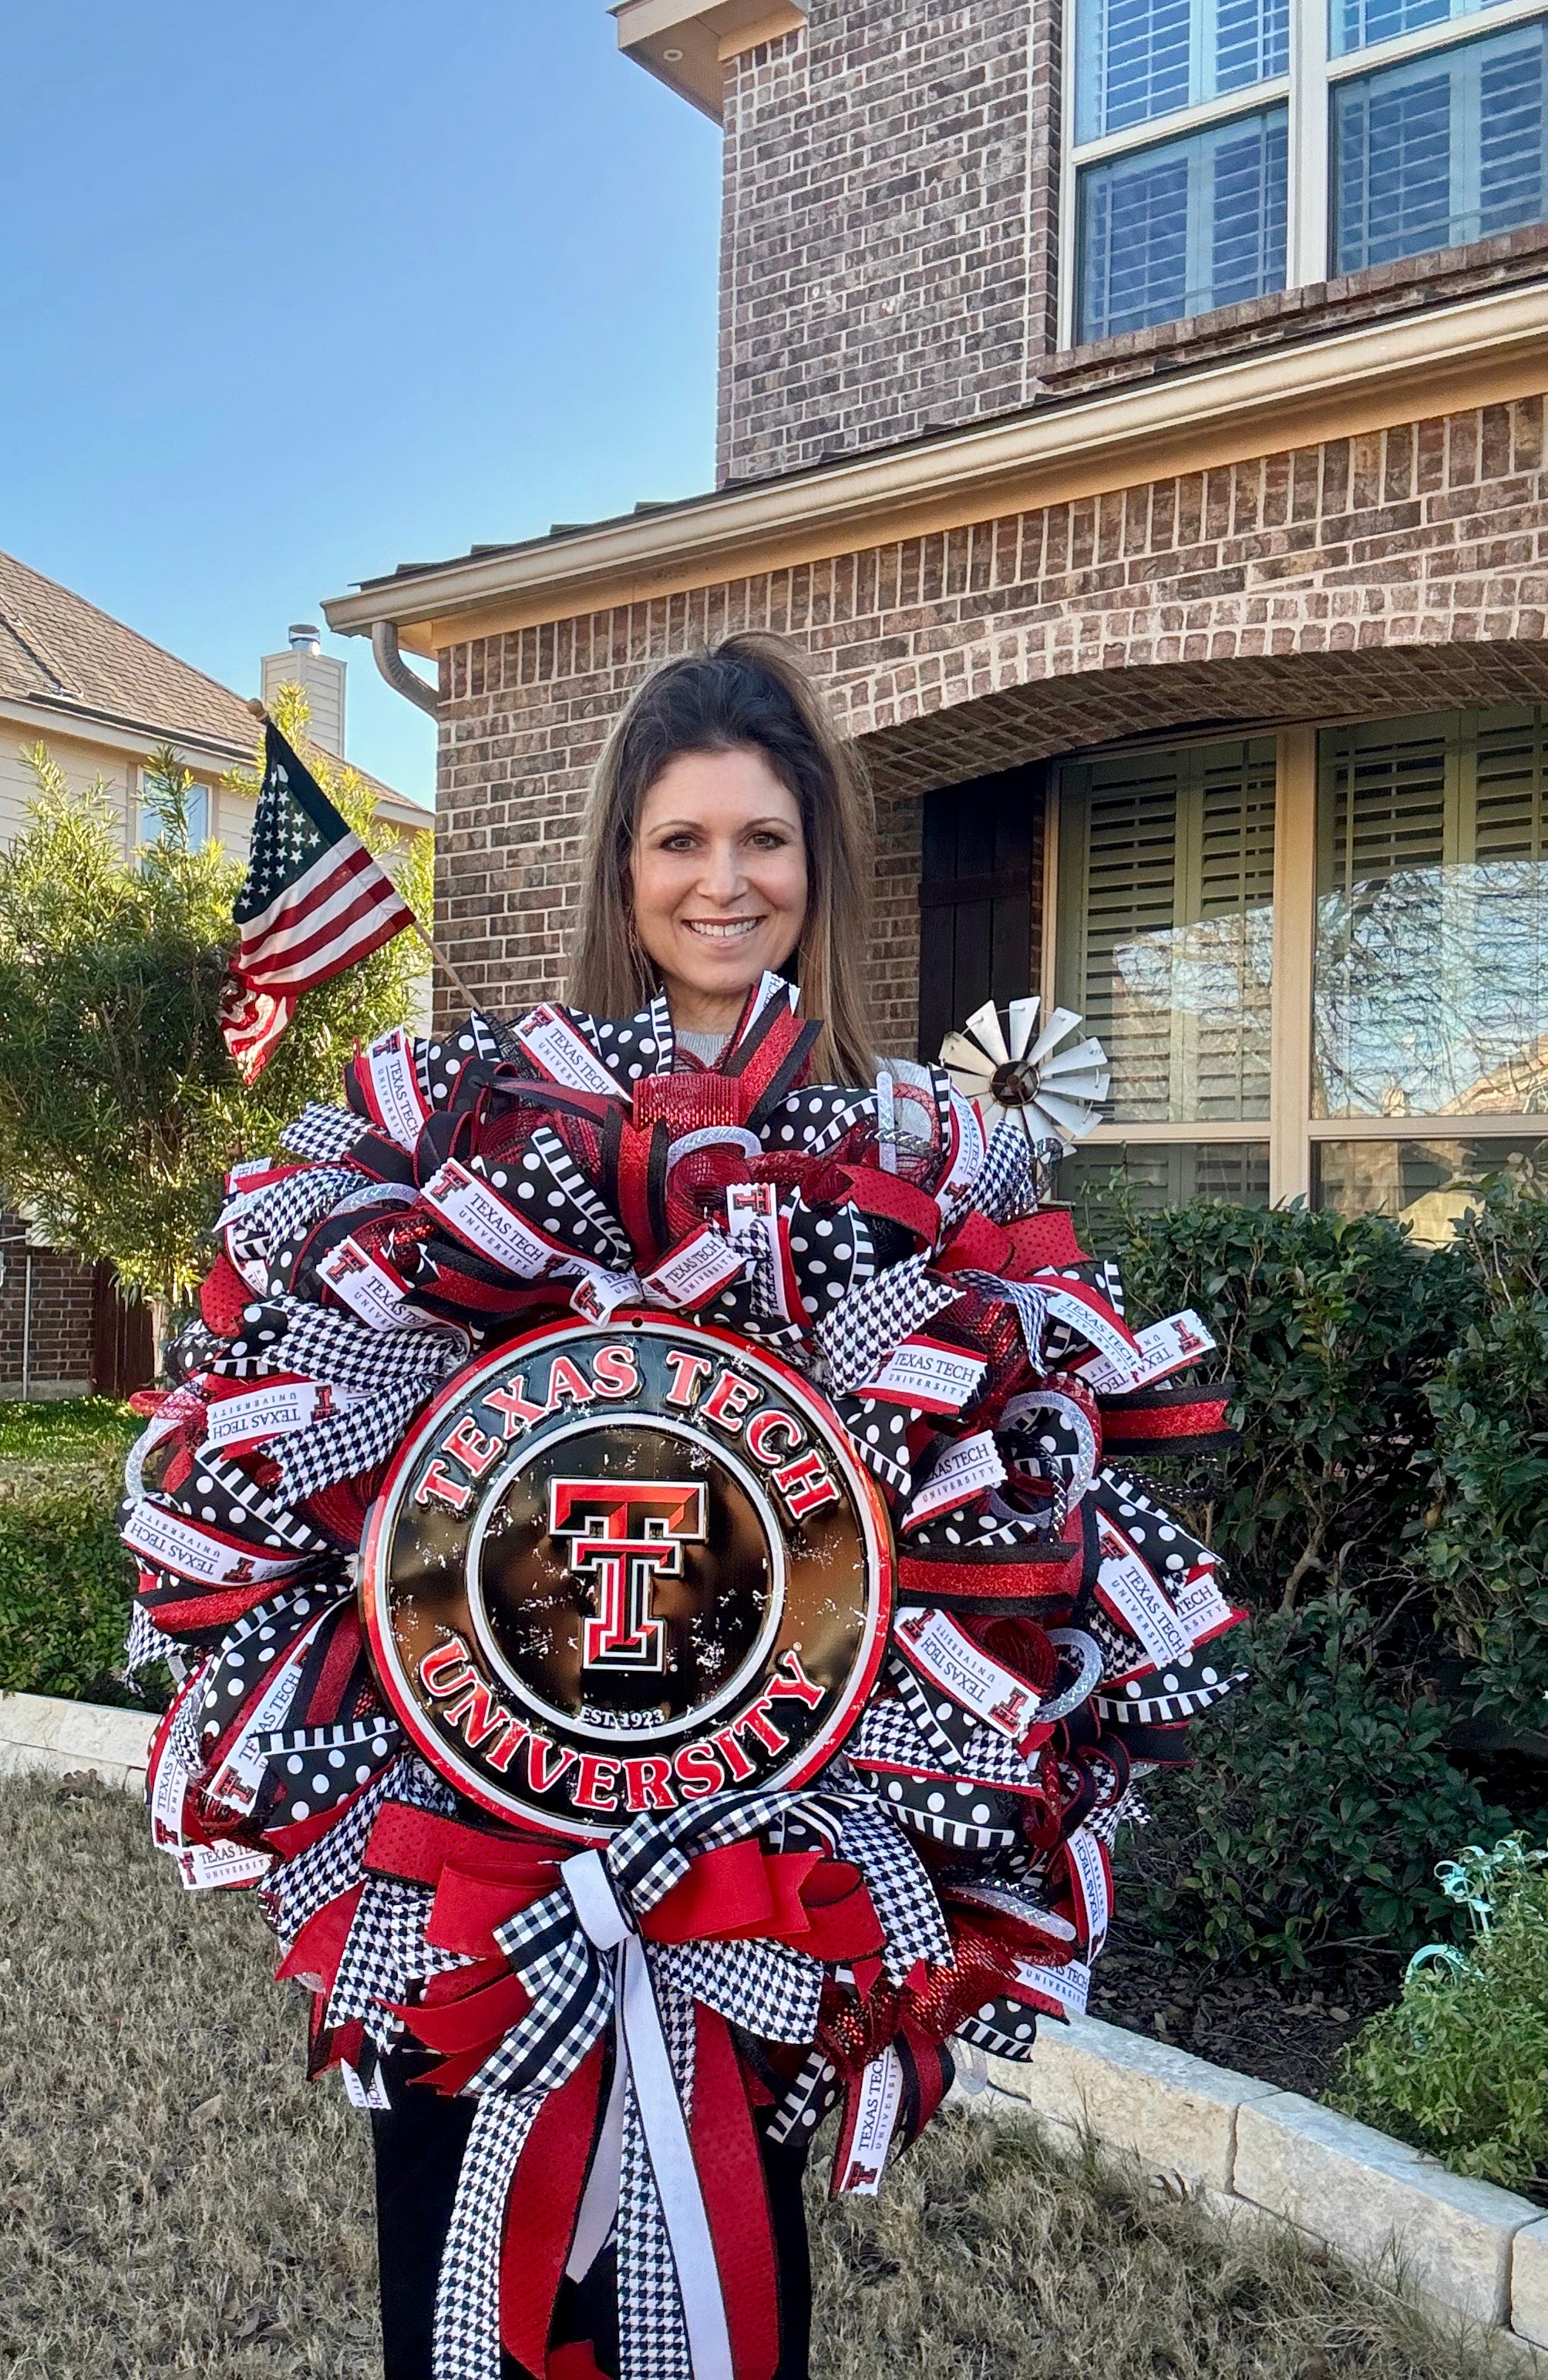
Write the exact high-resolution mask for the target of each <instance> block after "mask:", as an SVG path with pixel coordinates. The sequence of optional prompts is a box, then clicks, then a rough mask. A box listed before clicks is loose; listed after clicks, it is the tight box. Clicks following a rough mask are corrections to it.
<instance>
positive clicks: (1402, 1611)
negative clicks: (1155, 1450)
mask: <svg viewBox="0 0 1548 2380" xmlns="http://www.w3.org/2000/svg"><path fill="white" fill-rule="evenodd" d="M1079 1220H1081V1222H1082V1225H1083V1228H1084V1229H1085V1230H1086V1232H1087V1233H1088V1234H1089V1237H1088V1242H1087V1244H1088V1245H1091V1244H1093V1243H1099V1244H1101V1245H1104V1246H1112V1247H1113V1248H1114V1251H1115V1254H1117V1255H1118V1256H1119V1257H1120V1258H1121V1260H1122V1263H1123V1266H1124V1270H1125V1277H1126V1281H1127V1286H1128V1290H1129V1294H1130V1300H1131V1304H1132V1305H1133V1307H1134V1309H1135V1318H1136V1319H1137V1320H1139V1321H1141V1322H1143V1321H1148V1320H1151V1319H1153V1318H1157V1317H1159V1316H1161V1315H1163V1314H1165V1313H1168V1312H1171V1311H1172V1310H1174V1309H1175V1308H1176V1307H1178V1306H1182V1305H1192V1306H1195V1307H1196V1308H1197V1309H1198V1310H1199V1311H1200V1312H1201V1314H1202V1315H1203V1316H1204V1317H1205V1318H1206V1319H1207V1320H1208V1321H1209V1322H1210V1324H1211V1326H1212V1328H1213V1330H1214V1333H1215V1335H1216V1338H1217V1339H1218V1340H1219V1342H1220V1346H1221V1351H1222V1352H1221V1357H1220V1361H1219V1368H1220V1369H1221V1370H1222V1371H1223V1372H1225V1373H1226V1374H1227V1375H1228V1376H1229V1377H1230V1378H1232V1379H1233V1380H1234V1382H1235V1384H1236V1390H1235V1401H1234V1405H1233V1410H1232V1419H1233V1421H1234V1422H1235V1424H1236V1426H1237V1428H1238V1429H1239V1430H1240V1432H1241V1442H1240V1445H1239V1447H1238V1448H1237V1451H1235V1452H1234V1453H1233V1454H1232V1455H1231V1456H1230V1457H1229V1458H1228V1459H1227V1460H1226V1461H1225V1463H1217V1464H1215V1465H1214V1466H1213V1470H1212V1473H1211V1475H1208V1476H1205V1477H1203V1478H1201V1479H1195V1480H1193V1481H1191V1482H1188V1483H1186V1488H1187V1489H1188V1491H1190V1492H1187V1493H1185V1494H1184V1496H1183V1505H1184V1510H1185V1512H1187V1513H1188V1517H1190V1518H1191V1519H1192V1520H1194V1521H1195V1522H1196V1523H1197V1524H1199V1527H1200V1532H1201V1535H1203V1536H1206V1537H1207V1538H1208V1539H1209V1540H1210V1542H1211V1543H1212V1544H1213V1545H1214V1546H1215V1547H1216V1548H1217V1549H1218V1550H1219V1551H1220V1553H1221V1554H1222V1555H1223V1557H1224V1558H1225V1560H1226V1562H1227V1564H1228V1567H1229V1572H1230V1578H1231V1585H1232V1586H1233V1588H1234V1590H1235V1592H1236V1594H1237V1597H1238V1599H1239V1600H1241V1601H1243V1602H1244V1603H1246V1605H1247V1606H1248V1607H1249V1610H1250V1612H1251V1614H1252V1617H1251V1620H1250V1622H1249V1625H1248V1626H1247V1627H1245V1628H1244V1629H1243V1630H1241V1631H1240V1632H1238V1634H1237V1637H1236V1638H1235V1639H1234V1640H1233V1643H1234V1645H1235V1647H1236V1648H1237V1650H1238V1651H1239V1654H1240V1657H1241V1658H1242V1659H1243V1661H1244V1662H1245V1664H1246V1666H1248V1667H1249V1668H1250V1669H1251V1670H1253V1672H1254V1675H1255V1681H1256V1682H1255V1684H1254V1687H1253V1689H1252V1691H1251V1692H1250V1693H1249V1694H1246V1695H1243V1696H1241V1697H1240V1698H1239V1699H1237V1700H1236V1701H1234V1702H1232V1703H1229V1704H1227V1705H1226V1706H1225V1707H1224V1708H1223V1709H1222V1710H1220V1711H1219V1712H1217V1713H1215V1714H1214V1715H1213V1718H1212V1719H1211V1720H1209V1721H1206V1722H1204V1723H1202V1724H1201V1726H1200V1727H1199V1729H1198V1730H1197V1731H1196V1734H1197V1747H1198V1752H1199V1755H1200V1757H1199V1762H1198V1766H1197V1767H1194V1768H1192V1769H1190V1770H1187V1771H1184V1772H1182V1773H1180V1774H1176V1775H1171V1776H1167V1777H1162V1778H1155V1779H1151V1780H1150V1783H1149V1787H1148V1788H1147V1791H1149V1794H1150V1798H1151V1800H1152V1804H1153V1809H1154V1821H1153V1824H1152V1826H1151V1827H1150V1828H1146V1829H1144V1830H1143V1831H1142V1832H1140V1833H1139V1834H1138V1835H1131V1836H1130V1837H1129V1838H1128V1839H1127V1846H1126V1848H1125V1850H1124V1852H1123V1854H1122V1858H1123V1864H1124V1866H1125V1868H1126V1871H1127V1876H1128V1878H1129V1882H1130V1885H1131V1888H1138V1907H1137V1916H1138V1920H1139V1923H1140V1925H1141V1927H1142V1928H1143V1929H1145V1930H1148V1931H1151V1932H1152V1933H1153V1934H1157V1935H1159V1936H1160V1937H1163V1938H1164V1939H1169V1940H1171V1941H1173V1942H1175V1943H1176V1944H1177V1945H1178V1947H1179V1948H1180V1947H1182V1946H1183V1945H1185V1944H1191V1945H1196V1946H1201V1947H1203V1948H1204V1949H1206V1950H1207V1951H1208V1952H1209V1953H1210V1954H1212V1955H1213V1956H1214V1957H1216V1958H1218V1959H1220V1960H1223V1961H1227V1962H1233V1961H1235V1962H1243V1961H1263V1962H1266V1963H1268V1964H1270V1965H1273V1966H1275V1967H1279V1968H1281V1969H1290V1968H1296V1967H1299V1966H1303V1965H1304V1964H1305V1963H1306V1962H1307V1961H1308V1960H1310V1958H1312V1957H1313V1956H1315V1955H1316V1954H1317V1953H1319V1952H1321V1951H1323V1950H1325V1949H1330V1948H1331V1947H1333V1946H1335V1945H1345V1946H1349V1945H1353V1944H1356V1943H1359V1944H1361V1945H1365V1946H1368V1947H1371V1948H1375V1949H1382V1950H1385V1951H1388V1952H1391V1953H1394V1954H1399V1953H1404V1952H1407V1951H1409V1950H1411V1949H1413V1948H1414V1947H1415V1946H1416V1944H1417V1943H1419V1942H1420V1940H1422V1939H1424V1938H1425V1937H1427V1936H1428V1935H1430V1934H1432V1933H1433V1932H1434V1931H1435V1929H1436V1927H1437V1925H1439V1924H1440V1923H1441V1922H1442V1921H1443V1919H1444V1914H1445V1911H1446V1902H1445V1900H1444V1894H1443V1893H1442V1891H1441V1889H1440V1887H1439V1885H1438V1884H1437V1882H1436V1879H1435V1876H1434V1872H1433V1871H1434V1864H1435V1862H1436V1861H1437V1859H1439V1858H1440V1857H1442V1856H1443V1855H1444V1853H1446V1852H1450V1851H1451V1850H1452V1849H1453V1848H1454V1847H1455V1846H1456V1845H1457V1843H1459V1842H1465V1841H1469V1840H1480V1839H1483V1840H1490V1839H1491V1838H1492V1837H1493V1836H1496V1835H1499V1834H1501V1833H1503V1832H1504V1831H1505V1828H1507V1827H1508V1826H1509V1825H1510V1824H1511V1823H1512V1822H1513V1821H1519V1820H1525V1821H1526V1822H1527V1823H1529V1824H1538V1823H1540V1813H1539V1810H1538V1808H1537V1803H1538V1802H1539V1800H1540V1798H1541V1796H1540V1794H1539V1792H1538V1791H1537V1790H1536V1789H1535V1788H1534V1787H1533V1786H1532V1785H1531V1784H1530V1782H1529V1783H1528V1784H1527V1785H1526V1786H1525V1788H1518V1791H1517V1792H1516V1795H1515V1798H1516V1800H1517V1803H1518V1807H1517V1808H1515V1809H1506V1808H1505V1807H1502V1806H1500V1805H1499V1804H1498V1803H1496V1802H1495V1801H1494V1800H1493V1798H1492V1797H1491V1796H1490V1795H1489V1794H1487V1793H1486V1792H1485V1791H1483V1790H1481V1786H1480V1783H1479V1782H1478V1781H1477V1780H1476V1779H1475V1778H1474V1777H1473V1776H1472V1775H1471V1774H1469V1770H1468V1769H1467V1767H1465V1765H1464V1764H1463V1763H1462V1761H1460V1760H1459V1759H1458V1758H1457V1757H1454V1756H1453V1755H1452V1753H1451V1751H1450V1750H1449V1748H1448V1739H1449V1737H1450V1735H1451V1732H1452V1730H1453V1728H1454V1726H1455V1724H1456V1722H1457V1718H1458V1717H1459V1716H1460V1715H1461V1714H1460V1713H1459V1711H1458V1708H1457V1704H1456V1702H1455V1700H1454V1699H1451V1698H1448V1696H1447V1695H1446V1694H1444V1693H1443V1692H1442V1688H1441V1672H1442V1664H1443V1663H1444V1662H1445V1661H1447V1660H1448V1659H1449V1660H1451V1661H1453V1662H1455V1661H1456V1660H1457V1658H1458V1657H1460V1658H1461V1660H1462V1662H1463V1664H1464V1665H1465V1676H1466V1681H1467V1699H1468V1704H1469V1706H1470V1707H1472V1708H1478V1709H1481V1708H1498V1709H1508V1710H1509V1711H1510V1712H1511V1713H1512V1714H1513V1715H1514V1716H1515V1717H1516V1718H1517V1719H1518V1722H1519V1721H1520V1720H1521V1719H1523V1718H1525V1719H1528V1720H1529V1722H1530V1723H1533V1724H1536V1723H1540V1720H1541V1708H1542V1706H1541V1700H1540V1698H1539V1699H1534V1697H1539V1696H1540V1684H1539V1682H1540V1680H1542V1679H1548V1511H1545V1509H1544V1496H1543V1487H1544V1483H1545V1481H1548V1462H1545V1460H1544V1457H1545V1454H1548V1435H1545V1424H1548V1371H1545V1369H1544V1356H1545V1354H1548V1297H1545V1295H1544V1292H1543V1286H1542V1284H1543V1281H1544V1280H1545V1279H1548V1203H1545V1202H1544V1201H1542V1200H1541V1199H1536V1198H1530V1197H1526V1196H1521V1195H1520V1194H1519V1192H1518V1189H1517V1188H1516V1187H1515V1185H1513V1184H1510V1183H1508V1182H1504V1183H1501V1184H1497V1185H1496V1186H1494V1187H1493V1188H1492V1189H1491V1190H1490V1191H1489V1193H1488V1195H1487V1196H1486V1199H1485V1200H1484V1203H1483V1205H1482V1207H1481V1210H1480V1212H1479V1213H1478V1214H1477V1215H1476V1216H1475V1217H1474V1219H1473V1220H1471V1222H1470V1223H1469V1225H1468V1226H1467V1227H1466V1229H1465V1230H1464V1231H1463V1232H1462V1233H1460V1234H1459V1235H1458V1236H1457V1239H1456V1240H1455V1241H1454V1242H1453V1244H1452V1245H1449V1246H1448V1247H1445V1248H1442V1249H1437V1250H1434V1251H1426V1250H1424V1249H1423V1248H1421V1247H1419V1246H1417V1245H1415V1244H1414V1243H1413V1242H1412V1241H1411V1240H1410V1239H1409V1238H1408V1235H1407V1234H1406V1233H1404V1232H1403V1231H1402V1230H1401V1229H1400V1228H1399V1227H1398V1226H1397V1225H1396V1224H1395V1223H1391V1222H1388V1221H1386V1220H1383V1219H1382V1218H1380V1217H1375V1216H1365V1217H1359V1218H1355V1219H1347V1218H1344V1217H1340V1216H1336V1215H1328V1214H1309V1213H1308V1212H1306V1211H1305V1210H1304V1209H1303V1208H1298V1207H1292V1208H1280V1209H1263V1208H1257V1209H1251V1208H1240V1207H1228V1206H1225V1205H1221V1204H1217V1203H1214V1202H1207V1201H1196V1202H1194V1203H1193V1204H1191V1205H1189V1206H1187V1207H1181V1208H1169V1209H1165V1210H1163V1211H1161V1212H1159V1213H1155V1214H1144V1213H1141V1212H1140V1211H1138V1210H1137V1209H1136V1208H1134V1207H1133V1206H1132V1205H1131V1204H1129V1203H1128V1202H1127V1200H1125V1198H1124V1197H1123V1196H1122V1195H1121V1194H1120V1195H1118V1196H1112V1195H1109V1196H1105V1197H1102V1198H1096V1199H1091V1200H1090V1201H1088V1202H1087V1204H1086V1206H1085V1207H1084V1208H1082V1209H1081V1211H1080V1218H1079ZM1161 1485H1162V1487H1163V1489H1164V1492H1169V1493H1172V1494H1174V1495H1176V1494H1177V1493H1178V1485H1179V1483H1177V1482H1176V1479H1174V1481H1173V1483H1172V1485H1171V1487H1170V1488H1168V1487H1167V1482H1166V1480H1165V1478H1163V1480H1162V1481H1161ZM1522 1773H1523V1774H1525V1775H1527V1776H1528V1777H1529V1778H1530V1774H1531V1772H1530V1770H1525V1769H1524V1770H1523V1771H1522Z"/></svg>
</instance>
